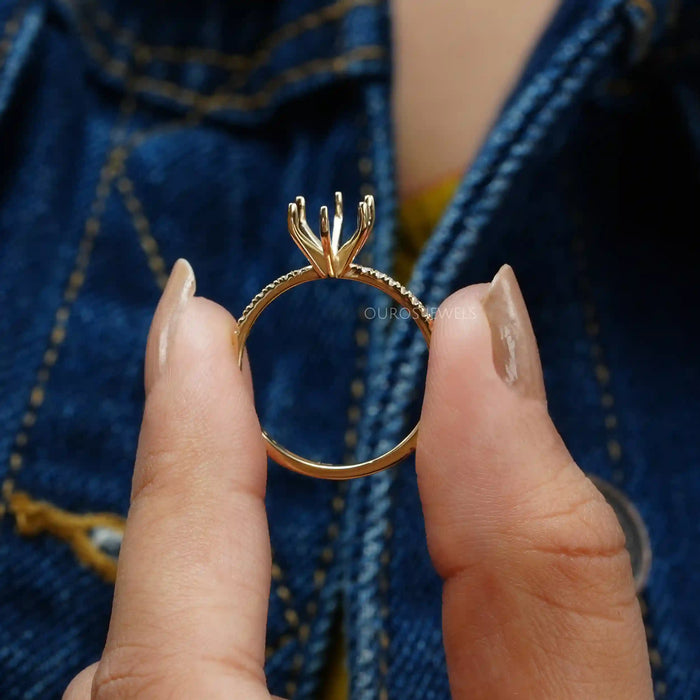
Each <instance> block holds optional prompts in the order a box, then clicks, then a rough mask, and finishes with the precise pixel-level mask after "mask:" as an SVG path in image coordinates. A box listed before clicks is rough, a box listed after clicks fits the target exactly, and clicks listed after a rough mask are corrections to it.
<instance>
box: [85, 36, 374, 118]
mask: <svg viewBox="0 0 700 700" xmlns="http://www.w3.org/2000/svg"><path fill="white" fill-rule="evenodd" d="M84 39H85V42H86V45H87V47H88V51H89V52H90V54H91V55H92V56H93V58H94V59H95V60H96V61H97V62H98V63H99V64H100V66H101V67H102V68H103V69H104V70H105V72H106V73H108V74H109V75H110V76H112V77H113V78H117V79H120V80H121V79H122V78H123V77H124V73H125V71H126V70H127V64H126V63H124V62H122V61H119V60H117V59H114V58H113V57H112V56H111V55H110V54H109V53H106V52H105V49H104V47H102V46H100V45H99V44H97V43H95V42H94V41H93V40H91V39H90V38H88V37H84ZM384 57H385V50H384V47H383V46H379V45H374V44H370V45H366V46H359V47H356V48H354V49H351V50H350V51H348V52H346V53H344V54H339V55H337V56H334V57H332V58H327V59H318V58H317V59H312V60H310V61H307V62H306V63H303V64H301V65H299V66H294V67H292V68H289V69H287V70H285V71H282V72H280V73H279V74H277V75H276V76H274V77H273V78H271V79H270V80H269V81H268V82H267V83H266V84H265V85H264V86H263V88H261V89H260V90H259V91H258V92H255V93H251V94H250V95H243V94H238V95H236V94H230V95H229V94H223V93H219V94H217V93H212V94H206V93H202V92H200V91H198V90H195V89H193V88H185V87H182V86H181V85H179V84H178V83H175V82H173V81H169V80H161V79H158V78H151V77H148V76H145V75H142V76H138V77H136V78H135V79H134V81H133V83H134V91H135V92H136V93H137V94H140V95H155V96H157V97H161V98H163V99H166V100H171V101H173V102H175V103H176V104H178V105H180V106H183V107H186V108H195V109H197V110H198V111H200V112H201V113H202V114H211V113H215V112H219V111H225V110H232V111H238V112H254V111H258V110H262V109H264V108H265V107H267V106H268V105H269V104H270V103H271V102H272V101H273V100H274V99H275V97H277V95H278V94H279V93H280V92H281V91H282V90H283V89H285V88H289V87H292V86H295V85H298V84H301V83H302V82H303V81H304V80H307V79H308V78H313V77H319V76H324V75H344V74H348V73H349V72H350V69H351V68H352V67H353V66H354V65H357V64H360V63H366V62H372V61H380V60H382V59H383V58H384Z"/></svg>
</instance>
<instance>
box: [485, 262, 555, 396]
mask: <svg viewBox="0 0 700 700" xmlns="http://www.w3.org/2000/svg"><path fill="white" fill-rule="evenodd" d="M481 304H482V306H483V307H484V312H485V313H486V318H488V321H489V326H490V327H491V347H492V350H493V363H494V365H495V367H496V372H498V374H499V376H500V377H501V378H502V379H503V381H504V382H505V383H506V384H507V385H508V386H510V387H513V389H515V390H516V391H518V392H520V393H521V394H522V395H523V396H527V397H529V398H536V399H542V400H545V391H544V380H543V377H542V364H541V363H540V355H539V352H538V350H537V341H536V340H535V334H534V332H533V330H532V324H531V323H530V316H529V314H528V312H527V307H526V306H525V300H524V299H523V295H522V293H521V291H520V286H519V285H518V281H517V280H516V279H515V273H514V272H513V268H512V267H511V266H510V265H503V267H501V269H500V270H499V271H498V272H497V273H496V276H495V277H494V278H493V281H492V282H491V285H490V286H489V288H488V290H487V291H486V294H485V295H484V296H483V298H482V299H481Z"/></svg>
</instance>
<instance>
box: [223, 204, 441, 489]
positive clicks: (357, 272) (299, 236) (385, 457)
mask: <svg viewBox="0 0 700 700" xmlns="http://www.w3.org/2000/svg"><path fill="white" fill-rule="evenodd" d="M374 219H375V209H374V198H373V197H372V196H371V195H368V196H366V197H365V198H364V200H363V201H362V202H360V203H359V204H358V207H357V228H356V229H355V232H354V233H353V234H352V236H351V237H350V238H349V239H348V240H347V241H345V243H343V244H342V245H341V244H340V233H341V228H342V225H343V198H342V195H341V194H340V192H336V193H335V215H334V217H333V228H332V231H331V225H330V219H329V216H328V207H321V223H320V234H321V235H320V237H317V236H316V235H315V234H314V233H313V232H312V231H311V228H310V227H309V225H308V223H307V221H306V203H305V201H304V198H303V197H297V198H296V202H295V203H292V204H290V205H289V210H288V213H287V226H288V228H289V233H290V235H291V237H292V239H293V240H294V242H295V243H296V244H297V246H299V249H300V250H301V252H302V253H303V254H304V255H305V256H306V258H307V259H308V261H309V262H310V263H311V265H308V266H307V267H302V268H300V269H298V270H292V271H291V272H288V273H287V274H286V275H282V277H279V278H278V279H276V280H275V281H274V282H270V284H268V285H267V286H266V287H263V289H261V290H260V292H258V294H256V295H255V296H254V297H253V299H252V300H251V302H250V304H248V306H246V308H245V309H244V310H243V313H242V314H241V317H240V318H239V319H238V328H237V330H236V338H237V345H238V366H239V367H242V366H243V354H244V350H245V343H246V340H247V339H248V336H249V335H250V331H251V329H252V327H253V324H254V323H255V321H256V320H257V319H258V317H259V316H260V314H261V313H262V312H263V310H264V309H265V307H266V306H267V305H268V304H270V303H271V302H272V301H274V300H275V299H276V298H277V297H278V296H280V295H281V294H284V292H286V291H288V290H290V289H293V288H294V287H297V286H299V285H300V284H305V283H306V282H315V281H317V280H322V279H325V278H327V277H335V278H338V279H345V280H353V281H355V282H360V283H362V284H367V285H370V286H372V287H375V288H376V289H380V290H381V291H383V292H385V293H386V294H388V295H389V296H390V297H391V298H392V299H393V300H394V301H395V302H397V303H398V304H400V305H401V306H402V307H404V308H405V309H407V310H408V311H409V312H410V315H411V317H412V318H413V320H414V321H415V323H416V325H417V326H418V328H419V329H420V331H421V332H422V333H423V337H424V338H425V342H426V344H427V345H428V346H429V345H430V334H431V331H432V325H433V319H432V316H431V315H430V314H429V313H428V311H427V309H426V308H425V306H423V304H422V303H421V302H420V301H419V300H418V299H417V298H416V297H415V295H414V294H413V293H412V292H411V291H409V290H408V289H406V287H404V286H403V285H402V284H401V283H400V282H397V281H396V280H394V279H392V278H391V277H389V276H388V275H385V274H384V273H383V272H379V271H377V270H374V269H372V268H371V267H365V266H363V265H356V264H355V263H353V259H354V258H355V256H356V255H357V254H358V253H359V252H360V250H361V249H362V246H363V245H364V244H365V243H366V242H367V239H368V238H369V235H370V233H371V232H372V229H373V227H374ZM262 435H263V438H264V440H265V443H266V447H267V454H268V455H269V456H270V457H272V459H274V460H275V462H277V463H278V464H280V465H282V466H283V467H287V469H291V470H292V471H295V472H298V473H300V474H306V475H307V476H314V477H318V478H321V479H354V478H356V477H359V476H366V475H368V474H374V473H375V472H378V471H381V470H382V469H387V468H388V467H392V466H393V465H395V464H398V462H400V461H401V460H402V459H404V458H405V457H407V456H408V455H410V454H411V453H412V452H414V451H415V449H416V441H417V438H418V423H416V425H415V426H414V427H413V430H411V432H410V433H409V434H408V435H407V436H406V437H405V438H404V439H403V440H401V442H400V443H399V444H398V445H396V446H395V447H393V448H392V449H391V450H389V451H388V452H385V453H384V454H382V455H380V456H379V457H375V458H374V459H369V460H367V461H365V462H358V463H356V464H325V463H323V462H314V461H313V460H310V459H306V458H304V457H301V456H300V455H298V454H295V453H294V452H291V451H290V450H288V449H286V448H285V447H283V446H282V445H280V444H279V443H278V442H276V441H275V440H274V439H273V438H272V437H270V435H268V434H267V432H266V431H265V430H263V431H262Z"/></svg>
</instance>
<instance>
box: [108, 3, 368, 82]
mask: <svg viewBox="0 0 700 700" xmlns="http://www.w3.org/2000/svg"><path fill="white" fill-rule="evenodd" d="M379 2H381V0H337V2H334V3H331V4H330V5H326V6H325V7H322V8H320V9H318V10H314V11H312V12H309V13H307V14H305V15H302V16H301V17H299V18H297V19H295V20H292V21H291V22H289V23H288V24H285V25H284V26H282V27H280V28H279V29H277V30H275V31H273V32H271V33H270V34H269V35H268V36H267V37H266V38H265V40H264V41H263V42H262V43H261V45H260V48H258V49H257V50H256V51H254V52H253V53H251V54H228V53H225V52H223V51H219V50H217V49H210V48H206V47H201V48H200V47H192V46H165V45H160V46H159V45H153V44H147V43H145V42H143V41H138V40H136V38H135V36H134V33H133V32H132V31H131V30H130V29H127V28H125V27H122V26H120V25H118V24H117V22H116V20H115V19H114V18H113V17H112V16H111V15H109V14H108V13H107V11H106V10H105V9H104V8H102V7H96V8H95V21H96V24H97V26H98V27H100V29H102V30H104V31H105V32H107V33H108V34H111V35H113V36H114V37H115V39H116V40H117V41H118V42H121V43H126V44H131V45H133V47H134V50H135V53H137V54H138V57H139V58H140V59H141V60H142V61H143V62H144V63H146V62H152V61H163V62H166V63H195V62H197V63H203V64H205V65H208V66H213V67H216V68H221V69H223V70H226V71H246V72H248V73H251V72H252V71H254V70H257V69H258V68H260V67H261V66H262V65H264V64H265V63H266V62H267V61H268V60H269V59H270V57H271V55H272V52H273V51H274V50H275V49H276V48H278V47H279V46H280V45H281V44H283V43H285V42H286V41H289V40H291V39H295V38H297V37H298V36H300V35H302V34H305V33H306V32H309V31H312V30H314V29H318V28H319V27H321V26H323V25H324V24H327V23H329V22H333V21H336V20H340V19H342V18H343V17H344V16H345V15H346V14H347V13H348V12H350V11H351V10H353V9H355V8H356V7H369V6H373V5H377V4H378V3H379ZM95 4H96V3H95Z"/></svg>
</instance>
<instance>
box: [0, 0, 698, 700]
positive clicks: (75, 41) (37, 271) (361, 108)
mask: <svg viewBox="0 0 700 700" xmlns="http://www.w3.org/2000/svg"><path fill="white" fill-rule="evenodd" d="M699 69H700V6H698V3H696V2H693V0H684V1H683V2H681V1H677V0H590V1H586V2H581V1H578V0H564V1H563V2H562V4H561V6H560V8H559V9H558V11H557V13H556V15H555V17H554V18H553V19H552V21H551V24H550V25H549V26H548V28H547V30H546V31H545V32H544V34H543V36H542V37H541V39H540V41H539V43H538V45H537V47H536V49H535V50H534V52H533V53H532V55H531V57H530V59H529V61H528V62H527V64H526V65H525V66H523V72H522V75H521V77H520V79H519V81H518V83H517V85H516V86H515V87H514V89H513V91H512V93H511V95H510V96H509V98H508V100H507V102H506V103H505V105H504V107H503V110H502V112H501V113H500V115H499V117H498V119H497V120H496V122H495V124H494V125H493V127H492V129H491V131H490V133H489V135H488V137H487V139H486V140H485V142H484V144H483V147H482V149H481V151H480V153H479V155H478V157H477V158H476V160H475V162H474V163H473V165H472V166H471V167H470V169H469V171H468V172H467V173H466V174H465V176H464V179H463V181H462V183H461V185H460V187H459V189H458V191H457V194H456V195H455V197H454V199H453V201H452V202H451V204H450V205H449V207H448V209H447V211H446V212H445V214H444V216H443V218H442V220H441V221H440V223H439V225H438V226H437V228H436V229H435V231H434V232H433V234H432V236H431V237H430V239H429V241H428V242H427V244H426V246H425V247H424V249H423V250H422V252H421V254H420V257H419V259H418V261H417V264H416V267H415V270H414V273H413V278H412V280H411V282H410V284H409V287H410V288H411V289H412V291H413V292H414V293H415V294H416V295H418V296H419V297H420V298H421V299H422V300H423V301H424V303H425V304H426V305H427V306H429V307H435V306H437V305H438V304H439V303H440V302H441V301H442V300H443V299H444V298H445V297H446V296H447V295H448V294H449V293H450V292H452V291H454V290H455V289H457V288H459V287H460V286H463V285H465V284H469V283H473V282H478V281H485V280H488V279H490V278H491V277H492V276H493V274H494V273H495V271H496V270H497V268H498V267H499V265H500V264H501V263H503V262H509V263H511V264H512V265H513V266H514V268H515V270H516V271H517V274H518V278H519V281H520V283H521V286H522V288H523V291H524V294H525V297H526V299H527V300H528V304H529V307H530V311H531V314H532V319H533V324H534V327H535V331H536V334H537V337H538V340H539V343H540V348H541V355H542V360H543V364H544V372H545V380H546V384H547V389H548V395H549V406H550V412H551V414H552V416H553V418H554V420H555V423H556V425H557V426H558V428H559V429H560V431H561V433H562V435H563V437H564V439H565V441H566V442H567V444H568V446H569V448H570V449H571V451H572V454H573V455H574V457H575V458H576V460H577V461H578V463H579V464H580V465H581V466H582V468H584V469H585V470H586V471H587V472H589V473H591V474H597V475H600V476H601V477H603V478H604V479H606V480H607V481H608V482H610V483H612V484H615V485H616V486H617V487H618V488H619V489H620V490H621V491H622V493H624V494H625V497H626V498H627V499H629V500H630V502H631V503H633V504H634V505H635V506H636V508H637V509H638V511H639V512H640V514H641V516H642V518H643V520H644V522H645V523H646V527H647V529H648V532H649V536H650V541H651V549H652V554H653V564H652V569H651V574H650V577H649V579H648V581H647V584H646V586H645V589H644V590H643V592H642V593H641V598H642V608H643V612H644V617H645V623H646V626H647V631H648V638H649V653H650V660H651V664H652V669H653V674H654V682H655V689H656V694H657V696H658V697H659V698H677V699H679V700H680V699H690V698H698V697H700V595H699V594H698V592H699V591H700V566H699V562H700V553H699V547H700V518H698V510H699V509H700V440H699V439H698V432H699V426H700V401H699V399H698V397H699V396H700V362H698V351H697V348H698V347H700V331H699V327H700V324H698V296H699V295H698V285H697V279H698V276H697V270H696V266H695V265H696V261H695V260H694V259H693V256H692V255H690V254H689V251H690V250H691V248H690V247H689V246H688V245H687V243H686V241H687V240H688V239H689V238H690V236H693V235H695V234H696V230H697V222H698V208H697V203H698V191H700V190H699V187H700V169H699V166H700V70H699ZM390 89H391V46H390V14H389V11H388V7H387V6H386V4H385V3H384V2H381V1H380V0H287V1H286V2H280V1H279V0H259V1H257V2H255V3H244V2H231V1H230V0H229V1H226V0H201V1H200V2H187V1H185V0H176V1H173V2H168V3H162V2H158V1H157V0H120V1H119V2H117V0H0V308H1V309H2V311H1V312H0V470H2V479H3V504H4V505H3V519H2V530H1V532H0V697H2V698H8V699H11V698H27V699H29V698H56V697H60V694H61V692H62V690H63V689H64V688H65V686H66V684H67V683H68V681H69V679H70V678H71V677H72V676H73V675H74V674H75V673H76V672H77V671H78V670H79V669H80V668H82V667H84V666H85V665H87V664H89V663H91V662H93V661H95V660H96V659H97V658H98V656H99V654H100V651H101V647H102V644H103V642H104V637H105V633H106V628H107V624H108V620H109V613H110V602H111V596H112V585H111V583H110V582H109V580H105V579H109V578H110V571H111V569H110V562H112V565H113V561H114V557H115V556H116V553H117V551H118V545H119V527H118V522H119V521H120V519H121V518H122V517H123V516H124V514H125V513H126V510H127V506H128V499H129V488H130V474H131V470H132V464H133V458H134V454H135V447H136V440H137V435H138V429H139V423H140V416H141V409H142V402H143V388H142V387H143V376H142V358H143V354H144V348H145V339H146V334H147V330H148V326H149V322H150V319H151V316H152V313H153V310H154V307H155V304H156V302H157V299H158V296H159V292H160V289H161V288H162V286H163V283H164V280H165V279H166V277H167V272H168V270H169V268H170V266H171V265H172V263H173V262H174V261H175V259H176V258H178V257H180V256H185V257H187V258H188V259H190V260H191V261H192V264H193V266H194V269H195V270H196V271H197V278H198V287H199V292H200V293H201V294H203V295H205V296H207V297H210V298H212V299H214V300H215V301H217V302H219V303H221V304H223V305H224V306H226V307H227V308H228V309H230V310H231V312H232V313H233V314H234V315H236V316H237V315H239V314H240V312H241V310H242V309H243V307H244V306H245V305H246V304H247V303H248V301H249V300H250V298H251V297H252V296H253V295H255V294H256V293H257V292H258V291H259V289H260V288H261V287H263V286H264V285H265V284H267V283H268V282H270V281H271V280H273V279H275V278H276V277H278V276H279V275H281V274H283V273H285V272H287V271H289V270H291V269H294V268H297V267H301V266H302V265H303V264H304V261H303V259H302V258H301V256H300V254H299V252H298V250H296V248H295V247H294V246H293V245H292V243H291V240H290V239H289V236H288V233H287V231H286V225H285V223H286V222H285V217H286V206H287V203H288V202H289V201H292V200H293V198H294V197H295V196H296V195H297V194H304V195H305V196H306V198H307V200H308V202H309V207H310V210H313V211H315V210H317V209H318V207H319V206H320V205H321V204H328V203H330V202H331V201H332V195H333V191H334V190H340V191H342V192H343V193H344V195H345V200H346V203H353V202H354V201H357V200H359V198H360V197H361V196H362V195H364V194H366V193H369V192H371V193H374V195H375V198H376V202H377V219H376V221H377V223H376V227H375V231H374V233H373V236H372V238H371V239H370V241H369V243H368V244H367V246H366V248H365V250H364V251H363V258H362V259H361V262H363V263H366V264H371V265H372V266H373V267H375V268H377V269H380V270H383V271H386V272H390V271H391V269H392V264H393V263H392V261H393V255H394V240H395V222H396V188H395V172H394V168H393V161H394V153H393V142H392V127H391V121H390V109H389V105H390ZM388 304H389V300H388V298H387V297H384V296H383V295H381V294H379V293H377V292H376V290H372V289H371V288H365V287H363V286H362V285H354V284H349V283H333V282H328V283H327V284H326V283H324V284H318V285H305V286H304V287H301V288H299V289H297V290H294V292H292V293H290V294H288V295H285V296H284V297H282V298H280V299H279V300H278V301H277V302H276V303H275V305H274V306H272V307H270V308H269V309H268V310H267V311H266V313H265V316H264V317H262V318H261V320H260V321H259V323H258V324H257V325H256V327H255V330H254V332H253V334H252V336H251V338H250V341H249V351H250V357H251V364H252V370H253V375H254V378H255V386H256V402H257V407H258V412H259V415H260V419H261V422H262V424H263V425H264V426H265V428H266V429H267V430H268V431H269V432H270V433H271V434H272V435H273V436H274V437H275V438H276V439H277V440H279V441H280V442H281V443H282V444H284V445H286V446H288V447H290V448H291V449H293V450H295V451H296V452H299V453H301V454H304V455H305V456H309V457H311V458H314V459H318V460H322V461H329V462H338V461H343V460H347V459H352V460H359V459H364V458H367V457H369V456H372V455H374V454H377V453H378V452H379V451H384V450H385V449H387V448H388V447H390V446H391V445H393V444H394V443H395V442H397V441H398V440H399V439H400V438H401V437H402V436H403V435H405V434H406V433H407V432H408V430H409V429H410V427H411V425H412V424H413V423H414V422H415V420H416V418H417V416H418V412H419V410H420V399H421V396H420V390H419V387H420V385H421V383H422V380H423V377H424V373H425V363H426V355H427V353H426V350H425V347H424V343H423V341H422V339H421V337H420V336H419V334H418V333H417V332H416V331H415V330H414V329H412V328H411V324H410V322H408V321H407V322H405V323H403V322H401V321H400V320H396V321H395V322H394V321H391V320H387V319H386V318H383V317H384V316H388V315H387V314H384V315H382V314H379V313H377V314H376V316H377V318H375V319H374V320H371V321H370V320H368V314H366V313H363V310H365V309H367V308H368V307H370V306H371V307H372V308H374V309H375V310H377V309H379V310H381V309H386V308H387V306H388ZM465 429H468V426H465ZM18 494H20V495H21V496H22V497H23V498H24V499H25V500H24V501H21V500H18V498H17V495H18ZM267 504H268V514H269V519H270V530H271V538H272V545H273V558H274V562H273V580H272V589H271V596H270V613H269V625H268V661H267V668H266V671H267V676H268V681H269V684H270V688H271V690H272V692H274V693H277V694H281V695H285V696H291V697H294V698H309V697H313V695H314V693H315V692H316V690H317V688H318V684H319V676H320V672H321V670H322V668H323V665H324V662H325V659H326V655H327V651H328V646H329V635H330V631H331V627H332V623H333V621H334V620H335V619H336V618H337V616H338V615H339V614H341V612H342V620H343V626H344V633H345V635H346V638H347V641H348V657H349V665H350V675H351V695H352V697H353V698H358V700H365V699H367V700H368V699H370V698H380V699H384V698H403V699H405V700H407V699H408V698H420V699H421V700H429V699H442V698H448V697H449V689H448V683H447V675H446V670H445V660H444V653H443V648H442V638H441V584H440V581H439V579H438V577H437V576H436V574H435V572H434V570H433V568H432V566H431V563H430V560H429V557H428V554H427V550H426V544H425V536H424V532H423V524H422V515H421V508H420V502H419V498H418V492H417V487H416V477H415V470H414V466H413V463H412V461H411V460H407V461H406V462H404V463H402V464H401V465H399V466H398V467H396V468H394V469H392V470H389V471H386V472H382V473H379V474H376V475H374V476H372V477H368V478H363V479H359V480H356V481H352V482H345V483H336V482H325V481H320V480H313V479H308V478H304V477H301V476H297V475H295V474H292V473H290V472H288V471H286V470H284V469H282V468H281V467H279V466H277V465H275V464H272V463H271V464H270V467H269V486H268V496H267ZM32 508H34V510H32ZM86 513H99V514H106V515H103V516H100V517H99V518H97V519H92V520H91V519H90V518H89V517H88V516H86V515H85V514H86ZM110 518H113V520H111V519H110ZM66 523H68V525H66ZM71 523H72V525H70V524H71ZM234 525H235V524H233V523H221V522H212V524H211V526H212V528H215V527H232V526H234ZM71 528H72V529H71Z"/></svg>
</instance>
